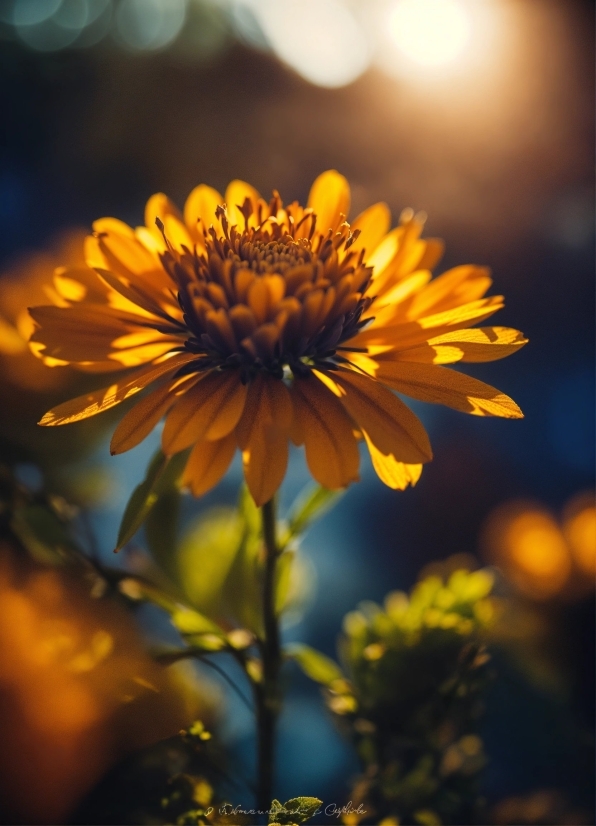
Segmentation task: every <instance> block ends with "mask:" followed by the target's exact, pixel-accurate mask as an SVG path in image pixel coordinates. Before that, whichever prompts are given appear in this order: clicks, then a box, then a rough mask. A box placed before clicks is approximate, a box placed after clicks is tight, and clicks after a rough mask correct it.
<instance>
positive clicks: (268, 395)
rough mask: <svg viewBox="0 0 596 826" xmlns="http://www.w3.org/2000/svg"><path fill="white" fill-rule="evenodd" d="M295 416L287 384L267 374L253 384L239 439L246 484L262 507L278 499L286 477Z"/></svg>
mask: <svg viewBox="0 0 596 826" xmlns="http://www.w3.org/2000/svg"><path fill="white" fill-rule="evenodd" d="M292 416H293V410H292V401H291V399H290V394H289V392H288V389H287V387H286V386H285V385H284V383H283V382H281V381H279V380H278V379H274V378H273V377H271V376H266V375H263V374H260V375H258V376H256V377H255V378H254V379H253V380H252V381H251V383H250V386H249V390H248V395H247V398H246V405H245V408H244V412H243V414H242V418H241V419H240V421H239V423H238V427H237V428H236V439H237V442H238V446H239V447H240V449H241V450H242V462H243V465H244V476H245V478H246V484H247V485H248V489H249V490H250V492H251V495H252V497H253V499H254V500H255V502H256V504H257V505H258V506H259V507H260V506H261V505H264V504H265V502H268V501H269V500H270V499H271V498H272V497H273V496H274V494H275V492H276V491H277V489H278V488H279V486H280V485H281V483H282V481H283V478H284V476H285V472H286V468H287V464H288V434H289V431H290V426H291V423H292Z"/></svg>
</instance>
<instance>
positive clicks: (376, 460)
mask: <svg viewBox="0 0 596 826" xmlns="http://www.w3.org/2000/svg"><path fill="white" fill-rule="evenodd" d="M362 433H363V435H364V438H365V439H366V445H367V447H368V451H369V453H370V458H371V461H372V464H373V467H374V469H375V471H376V473H377V476H378V477H379V479H380V480H381V482H383V483H384V484H385V485H387V487H390V488H393V490H405V489H406V488H407V487H408V485H412V487H413V486H414V485H415V484H416V482H417V481H418V479H420V474H421V473H422V465H421V464H418V465H406V464H404V462H398V461H397V459H396V458H395V456H392V455H391V454H388V455H385V454H384V453H381V451H380V450H379V449H378V448H377V447H376V446H375V445H374V444H373V443H372V441H371V440H370V437H369V435H368V433H367V432H366V431H365V430H363V431H362Z"/></svg>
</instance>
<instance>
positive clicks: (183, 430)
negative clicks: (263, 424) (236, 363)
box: [161, 370, 246, 455]
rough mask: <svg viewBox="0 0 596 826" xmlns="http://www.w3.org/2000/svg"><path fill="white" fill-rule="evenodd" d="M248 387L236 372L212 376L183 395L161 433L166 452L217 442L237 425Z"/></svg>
mask: <svg viewBox="0 0 596 826" xmlns="http://www.w3.org/2000/svg"><path fill="white" fill-rule="evenodd" d="M245 399H246V385H244V384H242V382H241V381H240V374H239V373H238V372H237V371H236V370H226V371H222V372H211V373H207V374H206V375H203V376H202V377H201V378H200V380H199V381H198V382H197V384H196V385H195V386H194V387H192V388H191V389H190V390H188V391H187V392H186V393H184V394H183V395H182V396H181V398H180V399H179V400H178V401H177V402H176V404H175V405H174V407H173V408H172V409H171V410H170V412H169V413H168V416H167V419H166V423H165V427H164V429H163V433H162V439H161V442H162V448H163V452H164V453H166V454H168V455H171V454H173V453H179V452H180V451H181V450H184V449H185V448H187V447H190V445H192V444H193V443H194V442H197V441H200V440H202V439H208V440H210V441H216V440H217V439H221V438H223V437H224V436H227V435H228V433H230V432H231V431H232V430H233V429H234V428H235V427H236V424H237V423H238V420H239V418H240V416H241V415H242V410H243V408H244V401H245Z"/></svg>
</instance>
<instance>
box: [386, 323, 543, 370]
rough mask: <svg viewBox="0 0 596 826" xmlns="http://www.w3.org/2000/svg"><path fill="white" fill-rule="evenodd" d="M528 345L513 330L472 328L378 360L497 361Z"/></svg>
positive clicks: (506, 328) (435, 362) (526, 341)
mask: <svg viewBox="0 0 596 826" xmlns="http://www.w3.org/2000/svg"><path fill="white" fill-rule="evenodd" d="M527 343H528V339H527V338H525V337H524V335H523V333H520V332H519V330H513V329H512V328H511V327H473V328H472V329H470V330H456V331H455V332H452V333H444V334H443V335H442V336H436V337H435V338H431V339H429V341H428V343H427V344H423V345H421V346H419V347H412V348H411V349H409V350H400V351H392V352H391V354H388V353H383V354H381V355H380V356H379V357H378V358H379V360H381V361H385V360H388V361H416V362H421V363H423V364H452V363H453V362H456V361H469V362H481V361H497V360H498V359H502V358H505V357H506V356H510V355H512V353H515V352H517V350H519V349H521V348H522V347H523V346H524V345H525V344H527ZM389 355H390V358H389V357H388V356H389ZM386 357H387V358H386Z"/></svg>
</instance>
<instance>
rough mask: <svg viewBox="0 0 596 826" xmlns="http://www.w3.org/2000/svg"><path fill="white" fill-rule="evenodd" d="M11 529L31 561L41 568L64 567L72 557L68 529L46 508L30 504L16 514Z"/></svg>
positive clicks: (73, 548)
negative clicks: (40, 565) (50, 566)
mask: <svg viewBox="0 0 596 826" xmlns="http://www.w3.org/2000/svg"><path fill="white" fill-rule="evenodd" d="M11 528H12V530H13V532H14V533H15V535H16V536H17V537H18V539H19V540H20V542H21V543H22V544H23V545H24V547H25V548H26V549H27V550H28V551H29V553H30V554H31V556H32V558H33V559H34V560H35V561H36V562H40V563H41V564H42V565H59V564H63V563H64V562H65V561H66V559H67V558H68V557H69V556H71V555H72V554H73V553H76V550H77V549H76V546H75V545H74V543H73V540H72V537H71V535H70V532H69V529H68V526H67V525H66V524H65V523H64V522H63V521H62V520H61V519H60V518H59V517H58V515H57V514H56V513H55V511H54V510H53V509H52V508H51V507H50V506H49V505H48V504H30V505H24V506H23V507H20V508H18V509H17V510H15V512H14V514H13V517H12V520H11Z"/></svg>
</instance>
